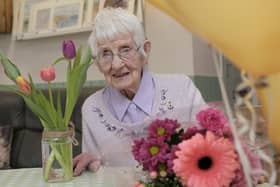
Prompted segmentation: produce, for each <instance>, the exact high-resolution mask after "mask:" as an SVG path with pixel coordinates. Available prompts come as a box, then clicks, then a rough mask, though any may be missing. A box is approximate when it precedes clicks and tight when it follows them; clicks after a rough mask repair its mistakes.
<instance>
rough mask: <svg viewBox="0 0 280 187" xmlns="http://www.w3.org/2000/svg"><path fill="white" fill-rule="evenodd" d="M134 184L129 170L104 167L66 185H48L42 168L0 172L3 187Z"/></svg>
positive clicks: (117, 186)
mask: <svg viewBox="0 0 280 187" xmlns="http://www.w3.org/2000/svg"><path fill="white" fill-rule="evenodd" d="M133 182H134V172H133V170H132V169H128V168H109V167H103V168H100V170H98V172H96V173H92V172H85V173H83V174H82V175H81V176H79V177H74V178H73V180H72V181H70V182H64V183H46V182H45V181H44V180H43V177H42V169H41V168H28V169H11V170H0V186H1V187H132V186H133Z"/></svg>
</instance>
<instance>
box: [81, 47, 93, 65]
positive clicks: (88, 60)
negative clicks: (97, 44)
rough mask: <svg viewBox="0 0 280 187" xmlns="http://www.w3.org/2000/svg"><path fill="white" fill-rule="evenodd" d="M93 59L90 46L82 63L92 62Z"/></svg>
mask: <svg viewBox="0 0 280 187" xmlns="http://www.w3.org/2000/svg"><path fill="white" fill-rule="evenodd" d="M91 59H92V57H91V49H90V48H89V47H88V48H87V52H86V55H85V57H84V58H83V60H82V64H87V63H90V61H91Z"/></svg>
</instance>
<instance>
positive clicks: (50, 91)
mask: <svg viewBox="0 0 280 187" xmlns="http://www.w3.org/2000/svg"><path fill="white" fill-rule="evenodd" d="M48 90H49V98H50V103H51V106H52V108H53V109H54V104H53V96H52V88H51V82H50V81H48ZM54 125H55V126H56V124H54Z"/></svg>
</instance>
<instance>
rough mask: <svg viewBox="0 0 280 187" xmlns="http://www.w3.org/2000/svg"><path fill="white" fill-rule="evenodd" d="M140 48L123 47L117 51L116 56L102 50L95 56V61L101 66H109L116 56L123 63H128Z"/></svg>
mask: <svg viewBox="0 0 280 187" xmlns="http://www.w3.org/2000/svg"><path fill="white" fill-rule="evenodd" d="M140 47H141V46H139V47H137V48H134V47H129V46H124V47H121V48H120V49H119V52H118V53H117V54H114V53H113V51H111V50H104V51H102V52H101V53H99V54H98V55H97V58H96V60H97V62H98V63H99V64H100V65H102V66H109V65H111V64H112V62H113V60H114V56H115V55H117V56H118V57H119V58H120V59H121V60H123V61H128V60H130V59H131V58H132V57H134V56H135V55H136V53H137V52H138V51H139V49H140Z"/></svg>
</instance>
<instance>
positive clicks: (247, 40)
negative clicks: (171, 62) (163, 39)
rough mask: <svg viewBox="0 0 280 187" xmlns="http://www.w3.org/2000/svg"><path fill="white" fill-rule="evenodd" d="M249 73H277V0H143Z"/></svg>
mask: <svg viewBox="0 0 280 187" xmlns="http://www.w3.org/2000/svg"><path fill="white" fill-rule="evenodd" d="M147 1H148V2H150V3H151V4H153V5H155V6H156V7H158V8H160V9H161V10H163V11H164V12H166V13H167V14H169V15H170V16H172V17H174V18H175V19H176V20H177V21H178V22H180V23H181V24H182V25H183V26H185V27H186V28H188V29H189V30H190V31H192V32H194V33H196V34H198V35H199V36H201V37H203V38H205V39H206V40H207V41H208V42H209V43H211V44H212V45H214V46H215V47H217V48H218V49H220V50H221V51H222V52H223V53H224V54H225V55H226V56H227V57H229V58H230V59H231V60H232V61H233V62H234V64H236V65H237V66H238V67H239V68H240V69H244V70H246V71H247V72H249V73H250V74H253V75H259V76H260V75H267V74H271V73H276V72H280V0H230V1H226V0H172V1H166V0H147Z"/></svg>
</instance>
